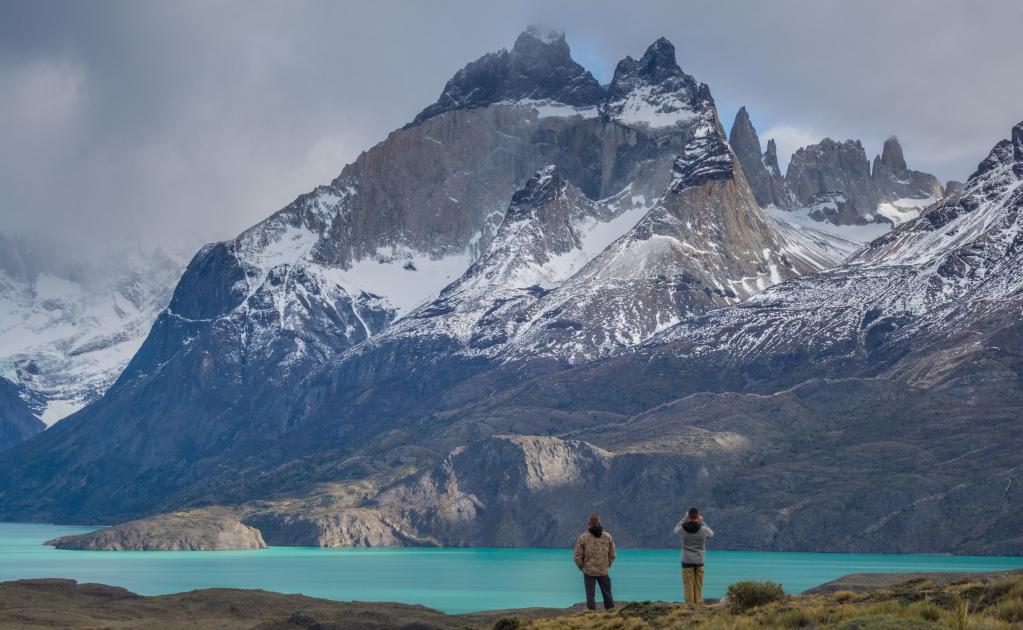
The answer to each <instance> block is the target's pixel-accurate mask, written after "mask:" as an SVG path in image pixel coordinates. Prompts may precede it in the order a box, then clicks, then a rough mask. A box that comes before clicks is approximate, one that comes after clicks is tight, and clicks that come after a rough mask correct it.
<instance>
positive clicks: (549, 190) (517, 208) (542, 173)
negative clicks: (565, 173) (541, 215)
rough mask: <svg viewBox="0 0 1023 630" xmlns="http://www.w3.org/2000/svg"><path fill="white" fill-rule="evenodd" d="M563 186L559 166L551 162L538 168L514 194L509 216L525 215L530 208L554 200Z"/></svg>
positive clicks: (538, 206)
mask: <svg viewBox="0 0 1023 630" xmlns="http://www.w3.org/2000/svg"><path fill="white" fill-rule="evenodd" d="M562 186H563V183H562V179H561V173H560V172H559V171H558V167H556V166H555V165H553V164H549V165H547V166H545V167H543V168H541V169H540V170H538V171H537V172H536V173H535V174H534V175H533V176H532V177H530V178H529V181H528V182H526V185H525V186H524V187H522V188H521V189H519V190H518V191H516V192H515V194H514V195H512V201H511V203H512V205H511V208H510V209H509V211H508V217H509V218H512V219H513V218H516V217H519V216H525V215H527V214H529V213H530V208H540V207H542V206H543V205H544V204H546V203H548V202H550V201H552V200H553V199H554V198H555V197H556V196H557V195H558V192H559V191H560V189H561V187H562Z"/></svg>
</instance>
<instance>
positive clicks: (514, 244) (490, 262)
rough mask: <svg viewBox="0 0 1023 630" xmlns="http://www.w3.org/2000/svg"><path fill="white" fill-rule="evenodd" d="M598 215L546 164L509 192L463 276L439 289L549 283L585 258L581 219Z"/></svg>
mask: <svg viewBox="0 0 1023 630" xmlns="http://www.w3.org/2000/svg"><path fill="white" fill-rule="evenodd" d="M599 215H600V213H599V212H598V210H597V205H596V204H595V203H594V202H593V201H591V200H590V199H588V198H586V196H585V195H583V194H582V192H580V191H579V189H578V188H576V187H575V186H572V185H571V184H570V183H568V182H567V181H565V180H564V179H563V178H562V176H561V173H560V172H559V171H558V169H557V167H555V166H554V165H550V166H546V167H544V168H542V169H540V170H539V171H537V173H536V174H534V175H533V177H531V178H530V179H529V181H528V182H527V183H526V185H525V186H524V187H523V188H522V189H520V190H519V191H517V192H516V193H515V195H514V196H513V197H512V201H511V205H510V206H509V208H508V211H507V212H506V213H505V218H504V221H503V222H502V223H501V226H500V227H499V228H498V230H497V234H496V235H495V236H494V239H493V241H492V242H491V244H490V246H489V248H488V249H487V251H485V252H484V253H483V255H481V256H480V258H479V260H477V261H476V262H474V263H473V264H472V266H471V267H469V269H468V271H466V273H465V275H464V276H463V278H462V279H461V280H460V281H459V282H456V283H455V284H453V285H451V286H450V287H448V288H447V289H445V290H444V293H443V294H442V295H447V294H450V293H452V292H454V291H455V290H463V289H464V288H465V287H466V286H467V285H470V284H471V285H473V286H477V287H478V286H480V285H481V283H482V284H483V285H485V286H486V287H490V286H494V285H500V286H504V287H508V288H526V287H531V286H540V287H547V288H550V287H551V286H554V285H556V284H557V283H559V282H561V281H562V280H564V279H565V278H567V277H568V276H569V275H570V274H571V272H572V271H574V269H576V268H578V267H579V266H581V264H582V263H584V262H585V260H582V258H583V256H585V252H584V251H583V241H582V235H581V232H582V229H583V221H584V220H585V219H586V218H596V217H598V216H599Z"/></svg>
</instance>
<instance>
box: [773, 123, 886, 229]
mask: <svg viewBox="0 0 1023 630" xmlns="http://www.w3.org/2000/svg"><path fill="white" fill-rule="evenodd" d="M785 183H786V184H787V186H788V188H789V190H790V191H791V192H792V195H793V197H794V200H795V202H796V203H797V204H798V205H801V206H809V205H813V204H815V203H817V202H819V201H820V200H822V199H824V198H827V199H829V200H831V201H832V202H836V203H837V206H836V207H834V208H830V209H829V212H828V215H827V217H826V218H827V219H828V220H830V221H831V222H833V223H836V224H839V225H850V224H858V223H864V222H867V221H868V220H869V219H868V218H867V217H872V215H873V213H874V212H875V210H876V209H877V196H876V194H875V192H874V186H873V183H872V181H871V178H870V162H868V161H867V153H866V151H864V150H863V144H862V143H860V141H859V140H846V141H844V142H836V141H834V140H832V139H831V138H824V139H823V140H821V141H820V142H819V143H818V144H812V145H809V146H806V147H803V148H801V149H799V150H797V151H796V152H795V153H794V154H793V155H792V159H791V160H790V161H789V167H788V170H787V171H786V173H785Z"/></svg>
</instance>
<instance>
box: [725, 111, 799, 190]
mask: <svg viewBox="0 0 1023 630" xmlns="http://www.w3.org/2000/svg"><path fill="white" fill-rule="evenodd" d="M728 144H730V145H732V150H733V151H735V156H736V157H737V158H738V159H739V163H740V164H742V170H743V173H745V174H746V180H747V181H748V182H749V185H750V188H751V189H752V190H753V195H754V196H755V197H756V198H757V203H758V204H760V206H761V207H764V208H766V207H767V206H769V205H771V204H774V205H777V206H784V205H785V204H784V203H783V200H784V199H785V195H784V192H783V188H784V182H783V181H782V179H781V171H780V169H779V168H778V148H777V146H776V145H775V144H774V140H773V139H772V140H771V141H769V142H768V144H767V152H766V153H761V152H760V138H759V137H758V136H757V130H756V129H754V128H753V123H752V122H751V121H750V118H749V113H748V112H747V111H746V107H745V106H743V107H740V108H739V112H738V113H737V114H736V115H735V122H733V123H732V130H731V131H730V132H729V134H728Z"/></svg>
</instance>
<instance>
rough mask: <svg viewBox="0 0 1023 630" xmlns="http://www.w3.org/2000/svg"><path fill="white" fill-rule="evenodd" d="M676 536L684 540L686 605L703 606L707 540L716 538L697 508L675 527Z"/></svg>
mask: <svg viewBox="0 0 1023 630" xmlns="http://www.w3.org/2000/svg"><path fill="white" fill-rule="evenodd" d="M674 534H675V535H676V536H678V537H679V538H681V539H682V587H683V590H684V591H685V600H686V604H689V605H690V606H699V605H701V604H703V563H704V556H705V555H706V552H707V539H708V538H711V537H712V536H714V530H712V529H711V528H710V527H709V526H708V525H707V524H706V523H704V522H703V515H702V514H700V510H698V509H697V508H695V507H691V508H689V511H688V512H686V515H685V517H684V518H683V519H682V520H681V521H679V522H678V524H677V525H675V529H674Z"/></svg>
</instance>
